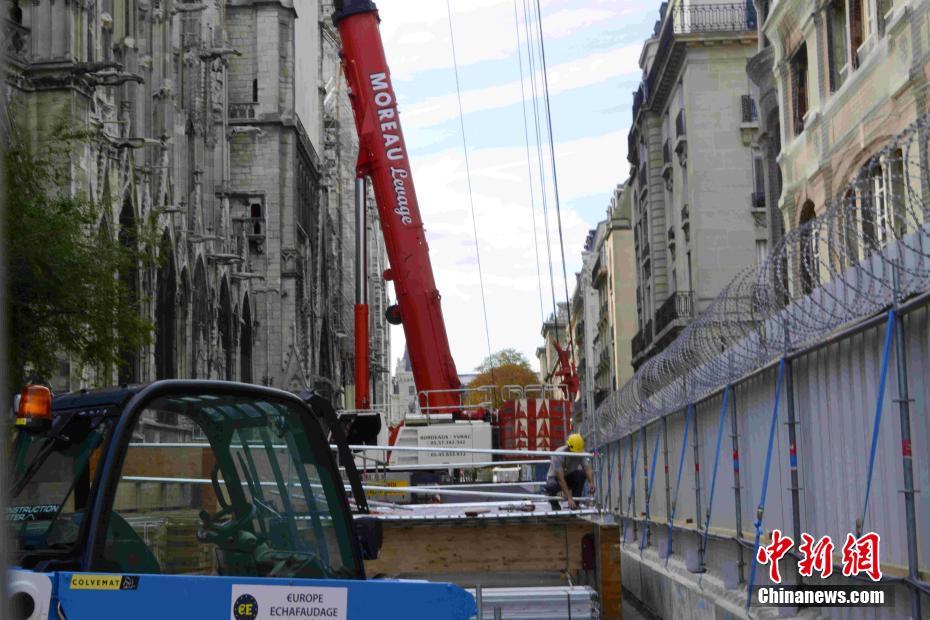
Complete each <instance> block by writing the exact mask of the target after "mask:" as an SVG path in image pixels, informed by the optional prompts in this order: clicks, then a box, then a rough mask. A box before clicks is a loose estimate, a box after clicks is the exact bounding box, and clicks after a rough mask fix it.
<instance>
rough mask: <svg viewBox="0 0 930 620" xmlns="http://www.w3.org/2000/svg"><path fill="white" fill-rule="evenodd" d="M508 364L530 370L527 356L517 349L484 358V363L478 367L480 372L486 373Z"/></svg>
mask: <svg viewBox="0 0 930 620" xmlns="http://www.w3.org/2000/svg"><path fill="white" fill-rule="evenodd" d="M507 364H513V365H515V366H523V367H525V368H527V369H529V368H530V362H529V360H527V359H526V356H525V355H523V354H522V353H520V352H519V351H517V350H516V349H501V350H500V351H498V352H497V353H492V354H491V355H489V356H488V357H486V358H484V361H483V362H481V364H479V365H478V368H476V369H475V370H477V371H478V372H486V371H488V370H491V369H492V368H498V367H500V366H505V365H507Z"/></svg>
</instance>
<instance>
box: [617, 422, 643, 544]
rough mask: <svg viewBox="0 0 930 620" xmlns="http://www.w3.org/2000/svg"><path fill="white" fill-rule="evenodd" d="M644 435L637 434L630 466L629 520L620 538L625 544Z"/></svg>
mask: <svg viewBox="0 0 930 620" xmlns="http://www.w3.org/2000/svg"><path fill="white" fill-rule="evenodd" d="M642 438H643V434H642V433H636V451H635V452H634V453H633V462H632V463H631V465H630V494H629V496H628V498H627V501H626V514H627V518H626V520H625V521H624V522H623V536H622V537H621V538H620V542H621V543H623V542H624V541H626V528H627V526H629V524H630V519H631V518H632V515H631V513H632V511H633V491H634V490H635V489H636V464H637V463H638V462H639V444H640V443H641V442H642ZM630 443H631V444H632V443H633V438H632V437H630Z"/></svg>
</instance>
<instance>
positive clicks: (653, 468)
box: [639, 431, 661, 556]
mask: <svg viewBox="0 0 930 620" xmlns="http://www.w3.org/2000/svg"><path fill="white" fill-rule="evenodd" d="M660 437H661V435H660V434H659V431H656V443H655V446H653V448H652V464H651V465H650V466H649V485H648V487H647V490H646V520H645V522H644V523H643V535H642V539H641V540H640V541H639V555H640V556H642V555H643V549H644V548H645V547H646V530H648V529H649V512H650V510H649V507H650V504H651V502H652V485H653V484H654V483H655V481H656V461H658V460H659V438H660Z"/></svg>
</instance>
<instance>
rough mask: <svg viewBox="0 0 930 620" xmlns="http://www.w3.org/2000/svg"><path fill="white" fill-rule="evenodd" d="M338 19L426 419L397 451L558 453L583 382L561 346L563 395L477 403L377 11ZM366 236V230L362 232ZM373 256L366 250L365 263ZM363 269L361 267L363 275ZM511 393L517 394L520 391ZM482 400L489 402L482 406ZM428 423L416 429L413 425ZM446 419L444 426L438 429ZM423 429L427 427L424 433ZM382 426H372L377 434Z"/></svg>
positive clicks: (356, 9) (361, 175)
mask: <svg viewBox="0 0 930 620" xmlns="http://www.w3.org/2000/svg"><path fill="white" fill-rule="evenodd" d="M336 5H337V11H336V13H335V16H334V21H335V22H336V24H337V26H338V28H339V34H340V37H341V40H342V64H343V74H344V75H345V78H346V82H347V84H348V89H349V91H348V92H349V99H350V101H351V105H352V110H353V114H354V118H355V125H356V130H357V132H358V138H359V152H358V161H357V163H356V175H357V181H356V200H357V204H356V212H357V216H358V217H357V219H358V222H357V225H358V226H363V225H364V224H363V221H364V220H363V218H364V214H365V208H364V207H365V196H366V194H367V183H368V182H369V180H370V182H371V185H372V188H373V190H374V195H375V202H376V204H377V207H378V215H379V217H380V222H381V229H382V231H383V234H384V241H385V248H386V251H387V256H388V263H389V265H390V266H389V268H388V269H387V270H385V272H384V274H383V277H384V279H385V280H388V281H390V282H393V285H394V291H395V294H396V297H397V304H396V305H394V306H391V307H389V308H388V310H387V313H386V314H387V317H386V318H387V320H388V321H389V322H390V323H392V324H395V325H396V324H400V325H402V326H403V330H404V336H405V338H406V342H407V351H408V353H409V356H410V366H411V369H412V371H413V378H414V383H415V384H416V388H417V400H418V402H417V407H418V411H419V415H416V416H407V418H406V419H405V420H404V421H402V422H401V423H400V424H398V425H397V426H396V427H395V428H393V429H392V432H391V433H390V439H389V441H390V443H391V444H392V445H398V446H400V445H412V446H417V447H421V448H422V447H441V448H454V447H461V448H482V449H487V448H492V447H504V448H516V449H524V450H526V449H537V448H538V449H543V450H547V449H549V448H550V447H551V448H555V447H557V446H558V445H560V444H561V441H562V439H564V438H565V437H567V435H568V431H569V429H570V425H571V411H570V407H571V402H572V401H573V400H574V397H575V394H576V393H577V390H578V379H577V375H576V373H575V370H574V366H573V364H572V362H571V360H570V356H569V353H568V352H567V351H565V350H564V349H562V348H561V347H559V346H558V343H556V344H557V350H558V351H557V352H558V359H559V367H558V370H557V372H556V373H555V374H556V375H557V378H558V379H557V380H558V382H559V390H558V393H557V394H554V393H553V390H551V389H549V390H547V389H546V386H540V387H541V389H540V394H539V397H538V398H534V397H532V396H529V397H528V395H527V394H526V393H524V392H522V391H518V392H517V393H516V394H515V396H516V398H511V399H508V400H507V401H505V402H504V403H503V406H502V407H501V408H500V412H501V413H502V415H499V412H498V411H496V410H494V409H493V403H494V402H495V401H496V399H495V398H494V397H489V395H488V392H487V390H485V391H484V392H482V393H479V398H477V399H474V398H469V396H471V395H470V394H469V393H468V392H469V391H468V390H466V389H464V388H463V387H462V385H461V382H460V381H459V377H458V373H457V372H456V368H455V362H454V361H453V359H452V353H451V350H450V348H449V339H448V335H447V333H446V325H445V321H444V320H443V315H442V307H441V304H440V295H439V291H438V290H437V288H436V283H435V279H434V277H433V269H432V264H431V262H430V258H429V247H428V245H427V242H426V236H425V233H424V227H423V220H422V218H421V216H420V208H419V203H418V201H417V194H416V189H415V187H414V183H413V172H412V170H411V166H410V159H409V156H408V152H407V147H406V142H405V141H404V135H403V130H402V128H401V121H400V115H399V113H398V106H397V97H396V95H395V92H394V87H393V84H392V81H391V72H390V70H389V68H388V65H387V60H386V59H385V53H384V46H383V42H382V40H381V34H380V32H379V28H378V24H379V17H378V11H377V8H376V6H375V4H374V2H371V1H370V0H343V1H342V2H337V3H336ZM357 238H358V239H360V240H363V239H364V238H365V237H364V235H363V234H360V235H357ZM363 258H364V250H363V249H360V254H359V262H360V263H361V261H362V259H363ZM363 273H364V269H359V274H363ZM365 289H366V286H365V282H364V278H363V276H361V275H360V276H359V280H358V281H357V282H356V297H357V298H356V302H357V303H356V307H355V330H356V331H355V333H356V340H355V347H356V349H355V359H356V376H355V385H356V402H355V405H356V408H357V409H359V410H361V409H365V408H366V407H368V405H369V402H370V399H369V388H368V386H369V374H368V367H367V360H368V349H367V346H368V337H367V334H368V320H369V319H368V307H367V303H366V296H365ZM511 396H514V394H513V392H511ZM475 401H480V402H481V404H480V405H475ZM414 420H415V421H417V422H419V424H418V425H416V426H414V425H412V424H408V423H409V422H411V421H414ZM436 420H439V423H435V422H436ZM423 425H426V426H425V427H424V426H423ZM376 427H377V425H373V427H372V428H376ZM424 459H426V460H427V461H426V462H429V463H434V464H439V463H441V462H445V463H447V464H448V463H456V462H464V461H468V460H474V459H477V460H482V457H481V456H478V455H476V454H474V453H471V454H466V453H464V452H463V453H457V454H451V455H450V454H448V453H442V454H440V453H436V454H433V453H431V452H419V453H416V452H414V453H411V452H393V453H392V462H395V463H397V462H400V461H404V462H406V463H408V464H411V465H418V466H419V465H422V464H423V463H424Z"/></svg>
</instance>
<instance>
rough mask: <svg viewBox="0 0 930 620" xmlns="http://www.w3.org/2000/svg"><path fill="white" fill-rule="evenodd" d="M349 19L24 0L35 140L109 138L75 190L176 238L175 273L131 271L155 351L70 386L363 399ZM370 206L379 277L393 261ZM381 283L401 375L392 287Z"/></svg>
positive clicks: (17, 17)
mask: <svg viewBox="0 0 930 620" xmlns="http://www.w3.org/2000/svg"><path fill="white" fill-rule="evenodd" d="M331 10H332V9H331V7H329V8H327V7H326V3H323V2H321V1H320V0H295V1H293V2H292V0H280V1H275V2H263V1H258V0H232V1H230V2H214V1H212V0H208V1H205V2H176V1H172V0H149V1H143V0H101V1H100V2H86V1H79V2H62V1H58V2H56V1H55V0H32V1H31V2H25V1H22V0H19V1H18V2H14V3H12V5H11V9H10V12H9V15H8V18H7V20H6V26H7V32H8V37H7V43H8V44H7V46H6V50H5V51H6V55H5V65H6V76H7V90H6V94H7V98H8V101H9V102H10V105H13V106H14V107H16V108H18V109H19V110H20V118H21V119H22V120H23V121H24V122H27V123H29V125H30V128H31V129H32V130H34V131H36V132H43V131H46V130H47V129H48V128H49V126H50V125H51V123H52V122H55V121H57V120H59V119H67V120H68V121H69V122H71V123H74V124H76V125H79V126H84V127H88V128H92V129H95V130H96V131H97V138H96V139H95V140H94V141H93V142H92V143H91V144H89V145H88V146H87V147H86V148H85V149H84V152H83V153H81V154H79V156H78V157H77V158H75V160H74V162H73V166H72V187H71V190H72V191H74V192H85V193H86V194H87V195H88V196H89V197H90V198H92V199H93V200H95V201H96V202H98V203H99V204H111V205H113V207H112V210H111V211H110V212H109V213H107V214H105V216H104V218H103V221H102V222H101V224H100V227H101V231H103V232H105V233H106V234H110V235H114V236H118V235H128V234H130V231H131V230H132V227H133V226H134V225H135V223H137V222H142V221H146V222H154V223H155V225H156V226H157V231H158V236H159V237H160V239H161V241H160V243H159V244H158V253H159V261H158V264H157V266H155V267H153V268H151V269H144V270H138V272H136V273H131V274H125V277H127V279H128V280H129V282H130V286H132V287H133V288H134V289H135V290H136V291H138V293H139V299H140V300H141V301H140V310H141V311H142V312H143V313H145V314H146V315H147V316H148V317H150V318H151V319H152V320H153V322H154V324H155V334H154V342H153V344H152V346H150V347H147V348H146V349H145V350H142V351H126V352H124V355H123V357H124V359H125V360H126V362H127V363H126V365H125V367H124V368H123V369H122V370H121V371H120V372H119V373H118V376H117V375H116V373H115V374H114V376H112V377H94V376H92V374H90V373H89V372H88V371H87V370H86V369H82V368H76V367H71V368H70V369H69V371H68V372H67V373H63V374H65V375H67V376H63V377H61V378H59V380H57V381H56V385H55V387H56V388H57V389H58V390H61V389H73V388H76V387H82V386H85V385H93V384H106V383H111V382H112V381H115V380H119V381H120V382H138V381H149V380H153V379H158V378H169V377H182V378H187V377H189V378H213V379H228V380H238V381H246V382H254V383H260V384H265V385H273V386H277V387H282V388H285V389H291V390H297V389H302V388H303V387H306V386H314V387H317V388H325V389H326V390H328V392H329V393H330V394H332V395H333V396H334V397H337V398H336V400H337V403H339V404H345V402H346V400H345V399H346V398H349V397H350V396H351V392H352V385H351V383H352V381H353V368H354V366H353V365H354V360H353V359H352V344H351V343H352V336H353V335H352V333H351V326H352V319H351V317H352V303H353V301H354V300H352V298H351V295H352V292H353V290H354V289H353V287H352V282H353V281H354V268H355V259H354V254H355V253H354V243H355V242H354V225H355V224H354V219H355V216H354V209H353V208H351V204H352V202H353V197H352V196H350V195H349V196H347V195H346V189H345V188H346V186H347V185H346V182H345V180H344V179H343V178H342V177H344V176H346V174H352V173H351V170H350V172H349V173H346V172H345V170H342V169H340V168H339V166H338V165H334V164H335V162H337V161H339V162H343V164H344V162H346V161H352V162H354V159H355V150H356V149H357V146H356V144H357V141H353V138H354V136H351V135H347V132H343V133H337V134H335V135H331V134H330V132H328V131H327V129H326V127H327V119H328V118H330V117H331V116H332V115H333V114H334V112H333V111H332V110H333V109H334V108H342V109H348V107H347V105H348V104H347V98H346V95H345V87H344V86H343V85H342V83H341V81H339V80H336V79H335V77H334V76H337V75H338V72H337V71H336V70H335V69H334V68H333V67H334V66H335V65H336V63H337V61H338V54H337V51H338V35H335V34H334V31H333V29H332V27H331V25H329V24H328V23H327V20H328V14H327V13H328V12H331ZM326 76H330V77H329V80H328V81H325V78H326ZM327 106H329V107H327ZM349 120H351V117H350V118H349ZM353 176H354V175H353ZM346 205H349V207H348V208H347V206H346ZM370 212H371V213H372V216H371V217H370V218H369V219H370V224H369V233H368V234H369V238H370V243H369V248H370V251H369V256H370V257H371V260H370V261H369V263H370V264H369V265H367V266H366V268H367V269H369V271H371V272H375V271H380V269H381V268H382V267H383V263H384V252H383V243H381V242H380V239H378V237H379V235H380V233H379V231H378V228H377V216H376V211H375V210H374V209H373V208H372V209H370ZM121 238H122V237H121ZM370 282H371V286H372V289H373V290H372V293H371V294H370V298H371V299H373V300H376V302H377V304H380V305H377V306H376V308H374V309H373V311H372V313H371V315H372V321H373V325H372V330H371V333H372V335H373V340H374V342H373V343H372V351H373V352H374V357H375V360H374V361H375V362H376V363H380V364H383V363H384V361H383V360H386V359H387V338H388V336H387V334H388V331H387V329H385V327H384V325H382V321H383V318H382V317H383V313H382V312H381V306H382V305H384V304H386V299H387V291H386V290H385V288H384V287H385V284H384V282H383V281H382V280H381V278H380V277H378V278H371V279H370ZM347 295H348V296H347ZM378 356H380V357H378ZM381 381H382V383H386V382H385V381H384V379H381ZM378 393H379V392H378V390H377V389H376V391H375V395H376V398H377V394H378ZM380 393H381V394H382V396H386V390H385V389H384V388H383V387H382V389H381V391H380ZM339 395H341V396H342V398H339Z"/></svg>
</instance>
